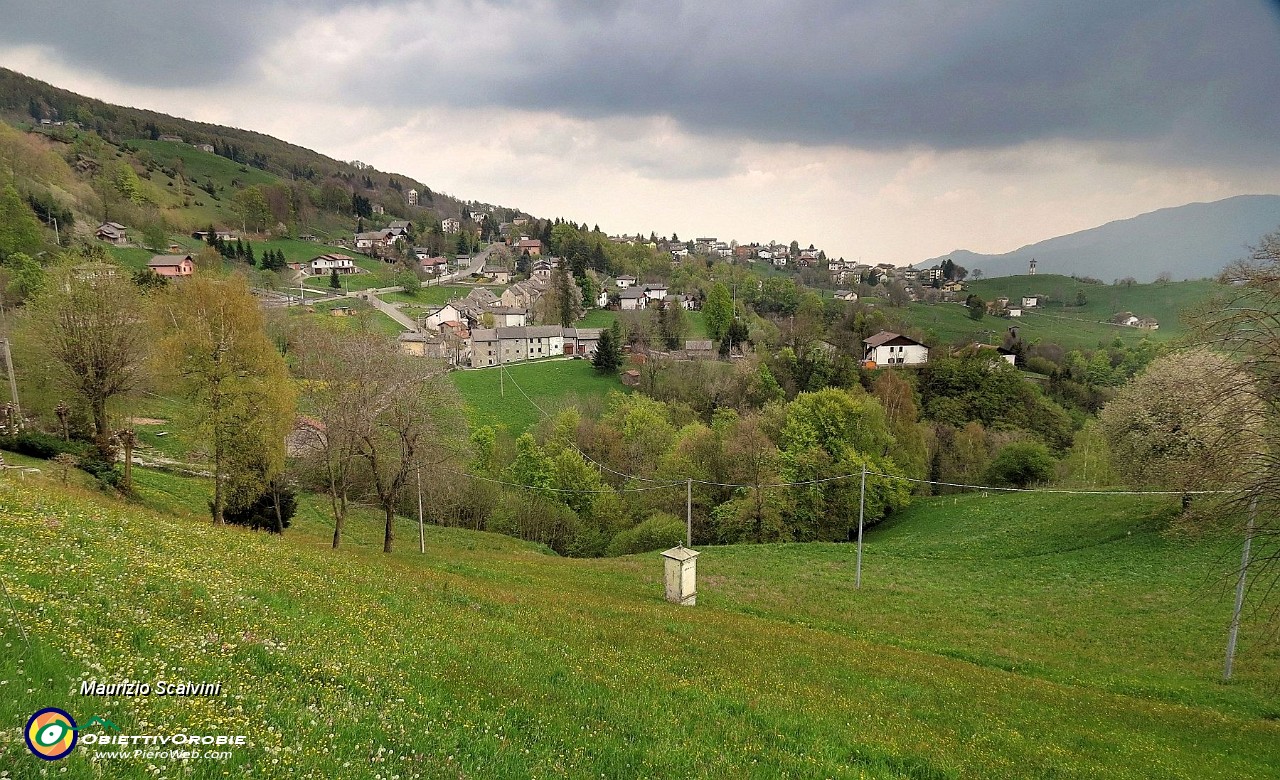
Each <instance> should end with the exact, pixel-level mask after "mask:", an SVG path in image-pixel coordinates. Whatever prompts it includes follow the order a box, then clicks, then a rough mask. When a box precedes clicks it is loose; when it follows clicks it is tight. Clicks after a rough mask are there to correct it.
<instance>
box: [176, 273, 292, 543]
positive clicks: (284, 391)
mask: <svg viewBox="0 0 1280 780" xmlns="http://www.w3.org/2000/svg"><path fill="white" fill-rule="evenodd" d="M157 325H158V326H159V328H161V329H163V332H164V334H165V335H164V338H163V339H162V341H161V343H160V349H159V350H158V357H159V365H160V366H161V367H162V369H163V370H165V371H166V372H168V373H170V374H171V375H172V378H173V379H174V380H175V382H176V383H177V385H178V386H179V387H180V388H181V390H182V391H183V393H184V394H185V395H186V397H187V398H188V399H189V400H190V401H191V402H192V405H193V408H194V411H195V414H196V417H197V421H198V425H199V430H200V431H201V432H202V433H203V434H204V435H205V436H206V437H207V440H208V443H209V448H210V450H211V452H210V455H211V457H212V460H213V463H212V465H213V472H214V491H213V501H212V502H211V503H210V510H211V512H212V514H213V521H214V522H215V523H218V524H221V523H222V522H223V520H224V512H225V509H226V506H227V501H228V498H244V499H246V500H248V501H252V500H254V499H255V498H257V497H258V496H260V495H261V494H262V492H263V488H264V487H265V486H266V485H267V484H268V483H269V482H270V481H271V480H272V479H273V478H274V477H275V476H276V475H278V474H279V473H280V471H281V470H282V469H283V467H284V455H285V452H284V446H285V444H284V440H285V436H286V435H287V434H288V433H289V431H290V430H291V428H292V426H293V415H294V406H293V402H294V391H293V386H292V384H291V382H290V380H289V375H288V372H287V370H286V369H285V364H284V359H283V358H282V357H281V356H280V353H279V352H277V351H276V348H275V346H274V344H273V343H272V342H271V340H270V339H269V338H268V337H267V334H266V331H265V329H264V323H263V317H262V311H261V309H259V307H258V302H257V299H256V298H254V296H253V294H252V293H251V292H250V291H249V286H248V284H247V283H246V282H245V280H244V279H243V278H242V277H240V276H238V275H236V276H232V277H230V278H226V279H219V278H216V277H214V276H212V275H208V274H202V273H197V274H196V275H195V276H194V277H193V278H191V279H188V280H186V281H185V282H184V283H183V284H180V285H174V286H172V287H171V288H170V289H168V290H167V291H165V293H164V294H163V297H162V298H161V300H160V305H159V306H158V307H157Z"/></svg>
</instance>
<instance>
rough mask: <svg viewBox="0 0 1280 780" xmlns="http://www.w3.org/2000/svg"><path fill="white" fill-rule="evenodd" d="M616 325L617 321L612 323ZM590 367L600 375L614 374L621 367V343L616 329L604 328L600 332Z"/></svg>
mask: <svg viewBox="0 0 1280 780" xmlns="http://www.w3.org/2000/svg"><path fill="white" fill-rule="evenodd" d="M614 325H615V326H616V325H617V321H616V320H615V321H614ZM591 365H593V366H595V369H596V371H599V372H600V373H602V374H616V373H617V372H618V369H619V368H621V367H622V343H621V339H620V338H619V336H618V334H617V333H616V328H606V329H605V330H603V331H601V332H600V341H599V342H598V343H597V344H596V354H595V355H594V356H593V357H592V358H591Z"/></svg>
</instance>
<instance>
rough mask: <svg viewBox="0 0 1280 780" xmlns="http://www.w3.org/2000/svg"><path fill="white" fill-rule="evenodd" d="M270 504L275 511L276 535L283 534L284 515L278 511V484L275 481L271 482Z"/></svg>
mask: <svg viewBox="0 0 1280 780" xmlns="http://www.w3.org/2000/svg"><path fill="white" fill-rule="evenodd" d="M271 503H272V504H274V505H275V509H276V533H278V534H283V533H284V515H283V513H281V511H280V484H279V483H278V482H276V481H275V480H272V482H271Z"/></svg>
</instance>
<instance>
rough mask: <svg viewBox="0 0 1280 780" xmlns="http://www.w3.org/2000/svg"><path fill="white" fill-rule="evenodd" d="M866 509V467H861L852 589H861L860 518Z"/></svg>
mask: <svg viewBox="0 0 1280 780" xmlns="http://www.w3.org/2000/svg"><path fill="white" fill-rule="evenodd" d="M866 507H867V467H866V466H865V465H863V467H862V489H861V490H860V491H859V493H858V570H857V574H855V575H854V579H853V587H855V588H861V587H862V518H863V516H864V514H865V510H866Z"/></svg>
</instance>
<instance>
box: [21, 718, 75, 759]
mask: <svg viewBox="0 0 1280 780" xmlns="http://www.w3.org/2000/svg"><path fill="white" fill-rule="evenodd" d="M23 736H25V737H26V738H27V747H28V748H30V749H31V752H32V753H34V754H36V755H37V756H39V757H40V758H43V759H44V760H45V761H57V760H58V759H60V758H66V756H67V754H68V753H70V752H71V751H72V749H73V748H75V746H76V721H75V718H72V717H71V716H70V715H69V714H67V713H66V712H64V711H63V710H60V709H58V708H57V707H46V708H44V709H42V710H40V711H39V712H37V713H36V714H35V715H32V716H31V720H29V721H27V728H26V731H24V732H23Z"/></svg>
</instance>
